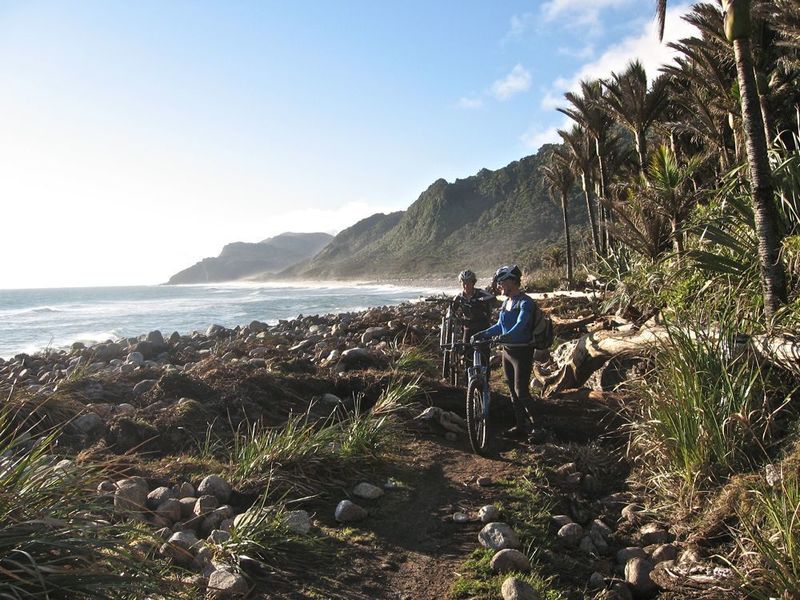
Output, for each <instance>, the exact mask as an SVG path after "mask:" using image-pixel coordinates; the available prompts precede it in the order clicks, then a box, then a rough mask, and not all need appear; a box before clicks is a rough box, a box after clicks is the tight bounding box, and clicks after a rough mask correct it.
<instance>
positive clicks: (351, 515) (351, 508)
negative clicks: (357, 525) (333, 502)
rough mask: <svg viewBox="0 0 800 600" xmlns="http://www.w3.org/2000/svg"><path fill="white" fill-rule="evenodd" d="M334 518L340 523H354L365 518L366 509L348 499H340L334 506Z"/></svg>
mask: <svg viewBox="0 0 800 600" xmlns="http://www.w3.org/2000/svg"><path fill="white" fill-rule="evenodd" d="M334 515H335V518H336V520H337V521H339V522H340V523H354V522H357V521H363V520H364V519H366V518H367V511H366V510H364V509H363V508H362V507H360V506H359V505H358V504H355V503H353V502H351V501H350V500H342V501H341V502H339V504H338V505H337V506H336V512H335V513H334Z"/></svg>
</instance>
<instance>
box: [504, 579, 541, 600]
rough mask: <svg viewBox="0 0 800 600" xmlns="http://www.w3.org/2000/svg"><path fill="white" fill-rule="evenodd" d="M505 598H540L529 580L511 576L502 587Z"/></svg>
mask: <svg viewBox="0 0 800 600" xmlns="http://www.w3.org/2000/svg"><path fill="white" fill-rule="evenodd" d="M500 593H501V594H502V595H503V600H539V593H538V592H537V591H536V590H535V589H533V586H532V585H531V584H530V583H528V582H527V581H523V580H522V579H518V578H516V577H509V578H508V579H506V580H505V581H504V582H503V587H501V588H500Z"/></svg>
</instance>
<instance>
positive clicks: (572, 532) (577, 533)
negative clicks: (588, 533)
mask: <svg viewBox="0 0 800 600" xmlns="http://www.w3.org/2000/svg"><path fill="white" fill-rule="evenodd" d="M557 535H558V539H560V540H561V541H562V542H563V543H564V544H565V545H566V546H569V547H570V548H574V547H575V546H577V545H578V544H579V543H580V541H581V539H582V538H583V527H581V526H580V525H579V524H578V523H567V524H566V525H564V526H563V527H562V528H561V529H559V530H558V534H557Z"/></svg>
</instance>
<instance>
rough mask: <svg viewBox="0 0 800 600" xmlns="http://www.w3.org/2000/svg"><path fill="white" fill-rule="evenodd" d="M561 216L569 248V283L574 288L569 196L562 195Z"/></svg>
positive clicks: (565, 239)
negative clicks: (568, 212)
mask: <svg viewBox="0 0 800 600" xmlns="http://www.w3.org/2000/svg"><path fill="white" fill-rule="evenodd" d="M561 215H562V217H563V219H564V242H565V244H566V246H567V281H568V282H569V287H570V288H572V241H571V240H570V237H569V215H568V214H567V195H566V194H564V193H562V194H561Z"/></svg>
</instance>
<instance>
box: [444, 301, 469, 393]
mask: <svg viewBox="0 0 800 600" xmlns="http://www.w3.org/2000/svg"><path fill="white" fill-rule="evenodd" d="M463 335H464V323H463V321H462V320H461V319H460V318H459V317H458V315H456V304H455V300H453V299H450V300H448V303H447V310H446V311H445V314H444V316H443V317H442V325H441V329H440V330H439V347H440V348H441V349H442V377H443V378H444V379H445V381H447V382H448V383H449V384H450V385H453V386H457V385H460V384H461V382H462V381H463V377H464V366H465V365H464V344H463V343H462V342H461V339H462V337H463Z"/></svg>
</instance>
